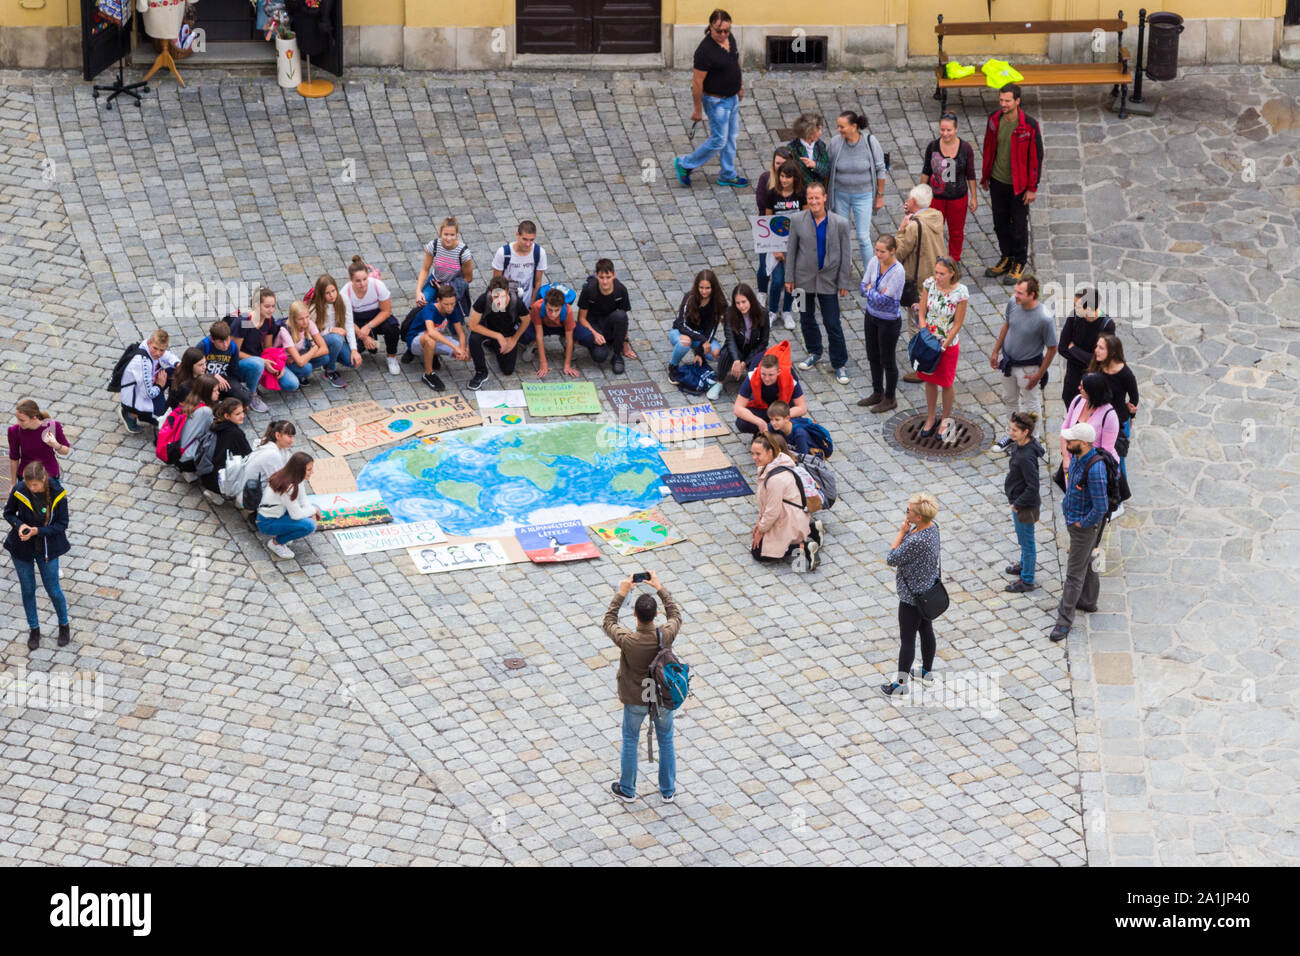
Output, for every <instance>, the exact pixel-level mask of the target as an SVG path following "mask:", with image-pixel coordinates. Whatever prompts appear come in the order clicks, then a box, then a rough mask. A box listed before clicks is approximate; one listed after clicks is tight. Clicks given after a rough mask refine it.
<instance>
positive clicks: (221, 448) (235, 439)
mask: <svg viewBox="0 0 1300 956" xmlns="http://www.w3.org/2000/svg"><path fill="white" fill-rule="evenodd" d="M212 417H213V424H212V432H211V434H213V435H215V436H216V439H217V443H216V445H215V446H214V447H213V449H212V470H211V471H209V472H207V473H206V474H202V475H199V484H200V485H202V486H203V497H205V498H207V499H208V500H209V501H211V502H212V503H213V504H214V505H220V504H224V503H225V501H226V499H225V498H224V497H222V494H221V484H220V481H219V477H220V472H221V469H222V468H225V467H226V460H227V459H228V458H230V457H240V456H244V455H249V454H252V451H253V448H252V446H251V445H249V444H248V438H247V436H246V435H244V403H243V402H241V401H240V400H239V399H237V398H226V399H222V401H221V404H219V405H218V406H217V409H216V411H215V412H213V415H212Z"/></svg>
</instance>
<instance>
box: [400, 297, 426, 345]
mask: <svg viewBox="0 0 1300 956" xmlns="http://www.w3.org/2000/svg"><path fill="white" fill-rule="evenodd" d="M423 310H424V306H422V305H417V306H416V307H415V308H414V309H412V310H411V311H410V312H408V313H406V318H404V319H402V324H401V325H399V326H398V327H397V335H398V338H400V339H401V340H402V341H403V342H405V341H406V336H407V335H409V334H410V332H411V323H412V322H414V321H415V317H416V316H417V315H419V314H420V313H421V312H422V311H423Z"/></svg>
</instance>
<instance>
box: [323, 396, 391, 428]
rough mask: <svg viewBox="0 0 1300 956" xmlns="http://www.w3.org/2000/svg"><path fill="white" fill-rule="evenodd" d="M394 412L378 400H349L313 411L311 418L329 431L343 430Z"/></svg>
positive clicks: (378, 419)
mask: <svg viewBox="0 0 1300 956" xmlns="http://www.w3.org/2000/svg"><path fill="white" fill-rule="evenodd" d="M391 414H392V413H391V412H389V411H388V410H387V409H385V408H384V406H382V405H380V404H379V403H378V402H369V401H367V402H349V403H348V404H347V405H331V406H330V407H329V408H327V409H325V410H324V411H321V412H312V414H311V420H312V421H314V422H315V423H316V424H317V425H319V426H320V427H321V428H323V429H325V430H326V431H327V432H337V431H342V430H343V429H345V428H355V427H357V426H358V425H369V424H370V423H371V422H377V421H381V420H382V419H385V418H388V417H389V416H390V415H391Z"/></svg>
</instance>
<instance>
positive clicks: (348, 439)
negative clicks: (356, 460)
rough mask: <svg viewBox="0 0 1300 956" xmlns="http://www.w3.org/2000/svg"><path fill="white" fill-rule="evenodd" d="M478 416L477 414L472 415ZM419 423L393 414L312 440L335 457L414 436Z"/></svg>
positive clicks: (314, 437)
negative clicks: (381, 419)
mask: <svg viewBox="0 0 1300 956" xmlns="http://www.w3.org/2000/svg"><path fill="white" fill-rule="evenodd" d="M474 417H475V418H477V417H478V415H477V414H475V416H474ZM420 431H421V429H420V425H419V424H417V423H416V422H414V421H412V420H411V419H410V418H406V417H403V416H400V415H398V416H393V417H390V418H386V419H384V420H383V421H378V422H368V423H366V424H365V425H358V426H357V427H355V428H346V429H344V430H342V431H337V432H333V433H332V434H328V435H314V436H312V441H314V442H315V443H316V444H318V445H320V446H321V447H322V448H324V449H325V451H327V452H328V453H329V454H331V455H334V456H336V457H340V458H341V457H343V456H345V455H353V454H356V453H357V452H362V451H368V450H369V449H371V448H378V447H379V446H380V445H386V444H388V443H389V442H391V441H397V440H398V439H399V438H414V437H415V436H416V435H418V434H420Z"/></svg>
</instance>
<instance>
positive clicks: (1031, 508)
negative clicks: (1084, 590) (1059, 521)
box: [1002, 412, 1046, 594]
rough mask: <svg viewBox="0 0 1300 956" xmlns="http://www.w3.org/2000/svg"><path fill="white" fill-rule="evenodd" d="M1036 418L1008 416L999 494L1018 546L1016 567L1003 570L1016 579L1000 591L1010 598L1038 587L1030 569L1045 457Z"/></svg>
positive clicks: (1031, 415) (1027, 414)
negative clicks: (1008, 450)
mask: <svg viewBox="0 0 1300 956" xmlns="http://www.w3.org/2000/svg"><path fill="white" fill-rule="evenodd" d="M1037 424H1038V416H1037V415H1035V414H1034V413H1033V412H1016V413H1015V414H1014V415H1012V416H1011V441H1012V445H1011V456H1010V458H1009V459H1008V461H1007V480H1006V482H1005V483H1004V484H1003V486H1002V487H1003V490H1004V491H1006V493H1007V502H1008V503H1009V504H1010V505H1011V520H1012V521H1013V522H1015V526H1016V540H1017V541H1019V542H1020V563H1019V564H1013V565H1011V567H1009V568H1007V574H1014V575H1017V576H1018V580H1015V581H1012V582H1011V583H1010V584H1008V585H1007V586H1006V588H1004V590H1006V591H1010V592H1011V593H1012V594H1022V593H1023V592H1025V591H1032V590H1034V588H1036V587H1038V585H1036V584H1035V583H1034V566H1035V565H1036V564H1037V563H1038V549H1037V547H1036V545H1035V543H1034V528H1035V527H1036V526H1037V525H1038V509H1039V506H1040V505H1041V504H1042V498H1041V497H1040V496H1039V494H1038V479H1039V474H1038V459H1040V458H1042V457H1043V455H1045V454H1046V450H1045V449H1044V448H1043V446H1042V445H1040V444H1038V442H1037V440H1036V439H1035V438H1034V426H1036V425H1037Z"/></svg>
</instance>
